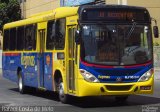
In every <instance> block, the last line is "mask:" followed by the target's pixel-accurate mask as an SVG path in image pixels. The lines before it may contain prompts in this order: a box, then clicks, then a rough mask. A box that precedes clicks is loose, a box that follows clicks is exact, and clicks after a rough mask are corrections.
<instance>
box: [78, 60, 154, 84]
mask: <svg viewBox="0 0 160 112" xmlns="http://www.w3.org/2000/svg"><path fill="white" fill-rule="evenodd" d="M151 68H153V65H152V64H151V65H148V66H141V67H135V68H96V67H88V66H85V65H83V64H82V63H80V69H85V70H86V71H88V72H90V73H92V74H93V75H94V76H95V77H96V78H98V76H109V77H110V78H105V79H101V78H98V79H99V80H100V82H102V83H115V82H117V81H116V79H117V78H121V79H122V82H126V83H127V82H137V81H138V79H139V78H140V77H141V76H142V75H143V74H144V73H145V72H147V71H148V70H150V69H151ZM125 76H133V77H136V78H133V79H131V78H129V79H127V78H125Z"/></svg>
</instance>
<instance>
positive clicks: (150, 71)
mask: <svg viewBox="0 0 160 112" xmlns="http://www.w3.org/2000/svg"><path fill="white" fill-rule="evenodd" d="M152 74H153V69H150V70H149V71H147V72H146V73H144V74H143V75H142V76H141V77H140V79H139V80H138V82H145V81H148V80H149V79H150V78H151V76H152Z"/></svg>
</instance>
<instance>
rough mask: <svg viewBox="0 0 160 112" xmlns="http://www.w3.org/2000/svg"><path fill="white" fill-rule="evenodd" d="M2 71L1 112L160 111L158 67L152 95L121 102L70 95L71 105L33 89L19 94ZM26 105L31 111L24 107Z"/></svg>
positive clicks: (106, 97) (136, 96) (0, 84)
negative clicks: (71, 96) (72, 96)
mask: <svg viewBox="0 0 160 112" xmlns="http://www.w3.org/2000/svg"><path fill="white" fill-rule="evenodd" d="M1 74H2V73H1V70H0V111H3V112H17V110H18V111H19V112H33V111H35V112H37V111H38V112H40V111H41V112H160V94H159V93H160V88H159V85H160V78H159V75H160V70H156V71H155V89H154V94H153V95H143V96H142V95H133V96H130V97H129V99H128V100H127V101H126V102H124V103H122V102H116V101H115V100H114V98H113V97H108V96H105V97H85V98H81V99H79V98H72V101H71V103H70V104H62V103H61V102H60V101H59V100H58V97H57V94H56V93H53V92H49V91H45V92H43V91H37V90H36V89H33V88H29V89H28V92H27V93H26V94H23V95H22V94H20V93H19V92H18V88H17V84H16V83H13V82H11V81H9V80H7V79H4V78H3V77H2V75H1ZM28 108H29V109H30V110H26V109H28ZM7 109H10V110H9V111H7ZM16 109H17V110H16ZM34 109H37V110H34ZM38 109H39V110H38ZM46 109H47V110H46Z"/></svg>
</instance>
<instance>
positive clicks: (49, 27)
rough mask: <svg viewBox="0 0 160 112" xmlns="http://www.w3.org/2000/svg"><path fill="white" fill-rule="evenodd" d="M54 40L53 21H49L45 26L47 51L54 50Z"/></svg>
mask: <svg viewBox="0 0 160 112" xmlns="http://www.w3.org/2000/svg"><path fill="white" fill-rule="evenodd" d="M54 40H55V23H54V21H49V22H48V25H47V42H46V48H47V49H48V50H53V49H54V44H55V43H54V42H55V41H54Z"/></svg>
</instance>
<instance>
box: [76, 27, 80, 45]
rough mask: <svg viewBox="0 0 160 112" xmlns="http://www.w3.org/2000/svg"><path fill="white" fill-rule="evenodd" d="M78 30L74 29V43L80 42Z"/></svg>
mask: <svg viewBox="0 0 160 112" xmlns="http://www.w3.org/2000/svg"><path fill="white" fill-rule="evenodd" d="M80 37H81V36H80V31H79V30H76V31H75V42H76V44H80Z"/></svg>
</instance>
